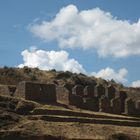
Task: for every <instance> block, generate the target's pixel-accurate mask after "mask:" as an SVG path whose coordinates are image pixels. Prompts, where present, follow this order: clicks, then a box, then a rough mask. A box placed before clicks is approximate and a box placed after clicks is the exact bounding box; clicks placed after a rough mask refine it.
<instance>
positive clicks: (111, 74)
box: [18, 46, 127, 83]
mask: <svg viewBox="0 0 140 140" xmlns="http://www.w3.org/2000/svg"><path fill="white" fill-rule="evenodd" d="M21 55H22V56H23V64H20V65H18V67H20V68H22V67H24V66H28V67H31V68H34V67H38V68H40V69H42V70H51V69H56V70H63V71H71V72H74V73H84V74H87V75H93V76H95V77H97V78H98V77H101V78H103V79H106V80H111V79H114V80H115V81H117V82H121V83H125V82H126V81H127V79H126V75H127V70H126V69H125V68H121V69H120V70H119V71H118V72H117V71H115V70H114V69H112V68H109V67H107V68H105V69H102V70H100V71H99V72H92V73H89V72H87V71H86V70H85V69H84V67H83V65H82V64H80V63H79V62H78V61H77V60H75V59H74V58H69V53H68V52H66V51H64V50H61V51H45V50H37V49H36V47H35V46H32V47H31V48H30V49H29V50H27V49H26V50H24V51H22V52H21Z"/></svg>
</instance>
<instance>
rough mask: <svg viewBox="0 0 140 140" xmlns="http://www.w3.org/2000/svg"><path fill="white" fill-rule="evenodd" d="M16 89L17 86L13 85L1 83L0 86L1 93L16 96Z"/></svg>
mask: <svg viewBox="0 0 140 140" xmlns="http://www.w3.org/2000/svg"><path fill="white" fill-rule="evenodd" d="M15 91H16V86H13V85H1V86H0V94H1V95H7V96H14V93H15Z"/></svg>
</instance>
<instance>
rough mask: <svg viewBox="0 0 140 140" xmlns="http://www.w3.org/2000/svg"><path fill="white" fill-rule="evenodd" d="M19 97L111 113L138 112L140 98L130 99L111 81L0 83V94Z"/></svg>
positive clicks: (139, 109) (135, 114) (128, 113)
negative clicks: (61, 83)
mask: <svg viewBox="0 0 140 140" xmlns="http://www.w3.org/2000/svg"><path fill="white" fill-rule="evenodd" d="M3 93H5V95H8V96H16V97H22V98H25V99H26V100H32V101H37V102H40V103H52V104H54V103H60V104H64V105H72V106H75V107H78V108H82V109H87V110H92V111H100V112H106V113H112V114H125V115H130V116H140V100H138V101H136V102H135V101H133V100H132V99H131V98H128V97H127V93H126V92H125V91H117V90H116V88H115V87H114V86H112V85H109V86H106V87H104V86H103V85H101V84H98V85H96V86H95V85H88V86H85V87H84V86H82V85H75V86H73V85H71V84H65V85H58V84H41V83H33V82H26V81H23V82H20V83H19V84H18V86H17V87H15V86H0V94H3Z"/></svg>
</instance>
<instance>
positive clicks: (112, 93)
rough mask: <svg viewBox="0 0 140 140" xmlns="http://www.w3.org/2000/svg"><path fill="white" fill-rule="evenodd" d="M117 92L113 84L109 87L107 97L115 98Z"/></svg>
mask: <svg viewBox="0 0 140 140" xmlns="http://www.w3.org/2000/svg"><path fill="white" fill-rule="evenodd" d="M115 94H116V89H115V87H114V86H112V85H109V86H108V87H107V92H106V97H107V98H108V99H109V100H111V99H113V98H114V97H115Z"/></svg>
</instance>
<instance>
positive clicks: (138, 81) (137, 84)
mask: <svg viewBox="0 0 140 140" xmlns="http://www.w3.org/2000/svg"><path fill="white" fill-rule="evenodd" d="M131 86H132V87H140V80H137V81H134V82H132V85H131Z"/></svg>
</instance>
